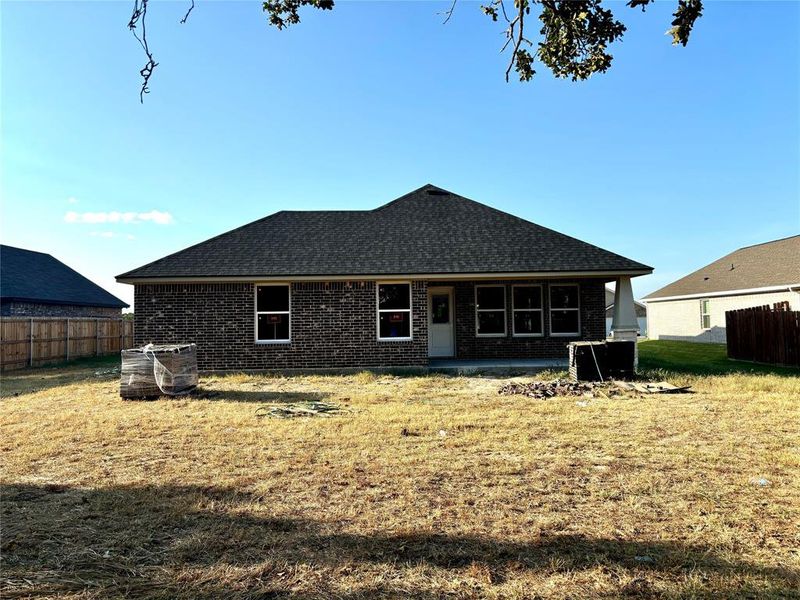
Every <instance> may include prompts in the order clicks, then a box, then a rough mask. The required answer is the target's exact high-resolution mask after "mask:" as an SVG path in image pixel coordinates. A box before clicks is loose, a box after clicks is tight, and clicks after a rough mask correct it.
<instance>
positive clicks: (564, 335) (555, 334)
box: [550, 332, 581, 337]
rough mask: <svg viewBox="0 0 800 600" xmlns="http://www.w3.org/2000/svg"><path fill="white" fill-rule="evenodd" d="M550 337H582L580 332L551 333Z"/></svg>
mask: <svg viewBox="0 0 800 600" xmlns="http://www.w3.org/2000/svg"><path fill="white" fill-rule="evenodd" d="M550 337H581V334H580V333H579V332H575V333H551V334H550Z"/></svg>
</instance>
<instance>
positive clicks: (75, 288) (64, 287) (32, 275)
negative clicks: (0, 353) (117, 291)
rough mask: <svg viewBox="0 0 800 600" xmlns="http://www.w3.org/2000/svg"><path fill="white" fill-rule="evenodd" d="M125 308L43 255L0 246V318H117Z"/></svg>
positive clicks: (121, 303)
mask: <svg viewBox="0 0 800 600" xmlns="http://www.w3.org/2000/svg"><path fill="white" fill-rule="evenodd" d="M127 307H128V304H126V303H125V302H123V301H122V300H120V299H119V298H117V297H116V296H113V295H111V294H110V293H108V292H107V291H106V290H104V289H103V288H101V287H100V286H99V285H97V284H96V283H93V282H92V281H90V280H88V279H87V278H86V277H84V276H83V275H81V274H80V273H78V272H77V271H74V270H73V269H71V268H69V267H68V266H67V265H65V264H64V263H62V262H61V261H60V260H58V259H56V258H54V257H53V256H50V255H49V254H45V253H43V252H34V251H33V250H24V249H22V248H14V247H13V246H5V245H0V314H2V315H3V316H6V317H62V318H63V317H117V318H119V317H120V314H121V311H122V309H123V308H127Z"/></svg>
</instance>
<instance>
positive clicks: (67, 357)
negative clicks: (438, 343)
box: [64, 317, 69, 360]
mask: <svg viewBox="0 0 800 600" xmlns="http://www.w3.org/2000/svg"><path fill="white" fill-rule="evenodd" d="M64 360H69V317H67V349H66V358H65V359H64Z"/></svg>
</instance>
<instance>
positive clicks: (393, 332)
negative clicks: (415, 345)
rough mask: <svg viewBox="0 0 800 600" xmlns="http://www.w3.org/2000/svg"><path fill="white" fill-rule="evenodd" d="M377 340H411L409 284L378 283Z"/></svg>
mask: <svg viewBox="0 0 800 600" xmlns="http://www.w3.org/2000/svg"><path fill="white" fill-rule="evenodd" d="M377 293H378V339H379V340H410V339H411V284H410V283H379V284H378V286H377Z"/></svg>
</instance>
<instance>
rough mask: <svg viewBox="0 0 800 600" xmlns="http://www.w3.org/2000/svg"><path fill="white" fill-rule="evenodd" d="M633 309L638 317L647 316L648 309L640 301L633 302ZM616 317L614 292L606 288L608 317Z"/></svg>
mask: <svg viewBox="0 0 800 600" xmlns="http://www.w3.org/2000/svg"><path fill="white" fill-rule="evenodd" d="M633 308H634V310H635V311H636V316H637V317H646V316H647V307H646V306H645V305H644V304H642V303H641V302H639V301H638V300H634V301H633ZM613 315H614V290H610V289H608V288H606V317H611V316H613Z"/></svg>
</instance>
